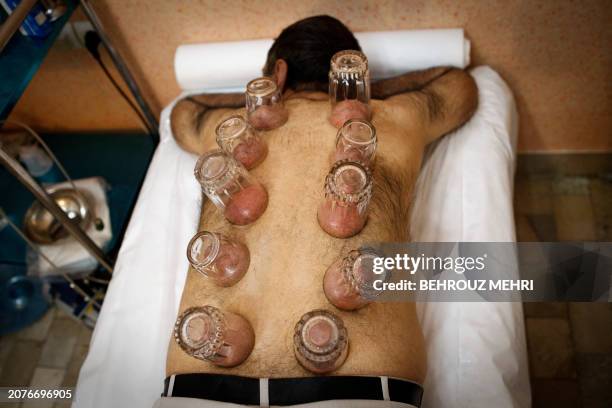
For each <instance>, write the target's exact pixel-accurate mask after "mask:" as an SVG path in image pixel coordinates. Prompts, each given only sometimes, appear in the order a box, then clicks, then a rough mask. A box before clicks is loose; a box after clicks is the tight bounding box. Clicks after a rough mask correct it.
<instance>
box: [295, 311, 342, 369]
mask: <svg viewBox="0 0 612 408" xmlns="http://www.w3.org/2000/svg"><path fill="white" fill-rule="evenodd" d="M293 351H294V353H295V357H296V359H297V360H298V362H299V363H300V364H301V365H302V367H304V368H305V369H306V370H308V371H311V372H313V373H316V374H324V373H329V372H331V371H334V370H336V369H338V368H339V367H340V366H341V365H342V364H343V363H344V361H345V360H346V356H347V355H348V333H347V331H346V327H344V323H343V322H342V319H341V318H340V317H338V316H336V315H335V314H333V313H331V312H328V311H327V310H313V311H312V312H308V313H306V314H305V315H303V316H302V317H301V318H300V320H299V322H297V324H296V325H295V330H294V334H293Z"/></svg>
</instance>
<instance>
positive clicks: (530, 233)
mask: <svg viewBox="0 0 612 408" xmlns="http://www.w3.org/2000/svg"><path fill="white" fill-rule="evenodd" d="M599 157H601V156H599ZM607 158H608V160H607V161H605V160H604V161H598V160H592V159H591V158H590V157H582V158H580V157H574V158H573V159H572V158H570V159H568V158H567V157H557V159H556V160H555V158H554V157H546V158H545V159H546V160H542V157H541V156H539V157H538V156H532V157H522V159H523V160H520V159H519V165H518V170H517V177H516V182H515V197H514V203H515V204H514V207H515V218H516V226H517V238H518V240H519V241H608V242H609V241H612V178H610V176H611V175H612V173H611V172H610V167H609V166H611V165H612V157H610V155H607ZM524 311H525V318H526V319H525V324H526V329H527V343H528V350H529V365H530V371H531V386H532V392H533V406H534V407H555V408H563V407H572V408H573V407H583V408H595V407H602V408H603V407H606V408H609V407H612V304H611V303H599V304H596V303H526V304H525V305H524Z"/></svg>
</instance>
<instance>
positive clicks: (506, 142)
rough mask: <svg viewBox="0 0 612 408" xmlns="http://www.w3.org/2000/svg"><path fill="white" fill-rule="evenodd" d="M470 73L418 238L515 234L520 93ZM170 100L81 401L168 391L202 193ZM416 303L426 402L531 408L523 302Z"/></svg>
mask: <svg viewBox="0 0 612 408" xmlns="http://www.w3.org/2000/svg"><path fill="white" fill-rule="evenodd" d="M471 73H472V75H473V76H474V78H475V79H476V82H477V84H478V88H479V97H480V102H479V108H478V110H477V112H476V114H475V116H474V117H473V118H472V119H471V120H470V121H469V122H468V123H467V124H466V125H465V126H463V127H462V128H460V129H459V130H457V131H455V132H453V133H452V134H449V135H447V136H445V137H444V138H442V139H440V140H439V141H437V142H436V143H435V144H433V145H431V146H429V148H428V152H427V155H426V160H425V161H424V164H423V168H422V172H421V174H420V176H419V179H418V182H417V189H416V197H415V202H414V209H413V213H412V224H411V233H412V238H413V240H414V241H419V242H465V241H480V242H482V241H489V242H491V241H501V242H512V241H515V231H514V217H513V207H512V192H513V178H514V165H515V158H516V138H517V114H516V108H515V105H514V100H513V96H512V93H511V92H510V90H509V89H508V87H507V86H506V84H505V83H504V81H503V80H502V79H501V78H500V77H499V75H497V73H496V72H495V71H493V70H492V69H491V68H489V67H478V68H476V69H474V70H472V71H471ZM184 96H185V93H184V94H183V95H181V96H180V97H179V98H177V100H178V99H180V98H181V97H184ZM175 102H176V100H175V101H174V102H173V103H171V104H170V105H169V106H167V107H166V108H165V109H164V110H163V111H162V114H161V122H160V134H161V141H160V144H159V146H158V147H157V150H156V152H155V155H154V157H153V160H152V162H151V165H150V167H149V170H148V172H147V175H146V178H145V181H144V184H143V186H142V190H141V191H140V195H139V198H138V201H137V203H136V206H135V208H134V212H133V215H132V218H131V220H130V223H129V226H128V229H127V231H126V234H125V238H124V241H123V244H122V246H121V250H120V252H119V256H118V259H117V264H116V266H115V273H114V275H113V279H112V281H111V283H110V286H109V288H108V292H107V294H106V298H105V300H104V305H103V307H102V310H101V313H100V316H99V319H98V322H97V324H96V327H95V330H94V332H93V336H92V340H91V344H90V350H89V354H88V355H87V358H86V360H85V363H84V364H83V366H82V368H81V371H80V375H79V379H78V384H77V389H76V399H75V405H74V406H76V407H79V408H80V407H82V408H98V407H99V408H109V407H130V408H140V407H143V408H145V407H146V408H149V407H151V406H152V405H153V403H154V401H155V400H156V399H157V398H158V397H159V396H160V394H161V392H162V388H163V380H164V378H165V365H166V354H167V349H168V344H169V341H170V339H171V334H172V328H173V325H174V321H175V319H176V316H177V312H178V308H179V303H180V300H181V294H182V291H183V285H184V283H185V277H186V275H187V270H188V261H187V257H186V248H187V243H188V242H189V240H190V238H191V237H192V236H193V235H194V234H195V232H196V229H197V226H198V220H199V215H200V208H201V200H202V193H201V191H200V187H199V185H198V183H197V182H196V180H195V178H194V176H193V169H194V166H195V163H196V159H197V157H196V156H195V155H192V154H190V153H187V152H185V151H183V150H182V149H181V148H179V147H178V146H177V144H176V142H175V140H174V138H173V136H172V132H171V130H170V121H169V115H170V111H171V109H172V106H173V105H174V103H175ZM417 307H418V309H417V310H418V315H419V319H420V321H421V324H422V328H423V331H424V334H425V339H426V344H427V354H428V365H429V371H428V376H427V380H426V381H425V384H424V388H425V394H424V401H423V407H426V408H437V407H453V408H468V407H469V408H480V407H482V408H485V407H486V408H490V407H496V408H498V407H528V406H530V399H531V395H530V388H529V377H528V368H527V354H526V346H525V333H524V321H523V314H522V305H521V304H520V303H484V302H465V303H457V302H455V303H453V302H446V303H444V302H438V303H435V302H423V303H419V304H418V305H417Z"/></svg>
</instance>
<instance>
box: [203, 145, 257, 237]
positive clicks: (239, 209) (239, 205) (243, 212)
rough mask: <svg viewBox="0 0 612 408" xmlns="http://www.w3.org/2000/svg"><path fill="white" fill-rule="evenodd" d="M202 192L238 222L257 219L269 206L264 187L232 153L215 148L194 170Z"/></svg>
mask: <svg viewBox="0 0 612 408" xmlns="http://www.w3.org/2000/svg"><path fill="white" fill-rule="evenodd" d="M194 174H195V177H196V180H198V182H199V183H200V185H201V186H202V192H203V193H204V194H205V195H206V196H207V197H208V198H209V199H210V201H212V203H213V204H214V205H215V206H216V207H217V208H219V209H220V210H221V211H223V215H224V216H225V218H226V219H227V220H228V221H229V222H231V223H232V224H236V225H247V224H250V223H252V222H254V221H256V220H257V219H258V218H259V217H261V215H262V214H263V213H264V211H265V210H266V208H267V206H268V193H267V192H266V190H265V188H264V187H263V186H262V185H261V184H260V183H259V182H258V181H257V180H256V179H255V178H254V177H253V176H251V175H250V174H249V172H248V171H247V170H246V169H245V168H244V167H243V166H242V165H241V164H240V163H239V162H238V161H236V160H235V159H234V158H233V157H232V156H230V155H228V154H227V153H226V152H224V151H222V150H220V149H215V150H211V151H209V152H207V153H204V154H203V155H202V156H200V158H199V159H198V162H197V163H196V167H195V170H194Z"/></svg>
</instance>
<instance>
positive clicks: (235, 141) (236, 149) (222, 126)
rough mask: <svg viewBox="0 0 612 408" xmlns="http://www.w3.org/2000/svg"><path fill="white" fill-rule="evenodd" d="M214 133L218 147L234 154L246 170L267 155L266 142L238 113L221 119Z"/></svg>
mask: <svg viewBox="0 0 612 408" xmlns="http://www.w3.org/2000/svg"><path fill="white" fill-rule="evenodd" d="M215 133H216V134H217V144H218V145H219V147H220V148H221V149H223V150H224V151H225V152H227V153H228V154H230V155H232V156H234V158H235V159H236V160H238V161H239V162H240V163H242V165H243V166H244V167H246V169H247V170H250V169H252V168H254V167H256V166H257V165H259V164H260V163H261V162H262V161H263V160H264V159H265V158H266V156H267V155H268V146H267V145H266V142H264V141H263V140H262V138H261V137H260V135H259V133H258V132H257V131H256V130H254V129H253V128H252V127H251V126H250V125H249V124H248V123H247V121H246V119H245V118H243V117H242V116H240V115H233V116H230V117H229V118H227V119H225V120H223V121H222V122H221V123H219V125H218V126H217V129H216V130H215Z"/></svg>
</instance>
